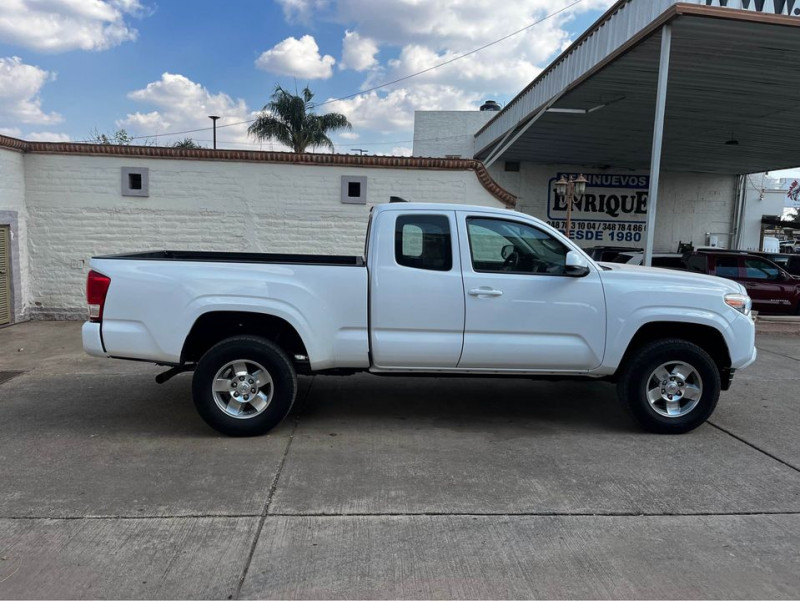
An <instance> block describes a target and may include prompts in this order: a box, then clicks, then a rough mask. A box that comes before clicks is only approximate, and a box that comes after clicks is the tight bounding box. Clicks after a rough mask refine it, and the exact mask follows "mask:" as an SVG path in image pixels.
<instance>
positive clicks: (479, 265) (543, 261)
mask: <svg viewBox="0 0 800 601" xmlns="http://www.w3.org/2000/svg"><path fill="white" fill-rule="evenodd" d="M458 215H459V228H460V230H459V232H460V236H461V239H462V240H463V241H464V243H462V245H461V262H462V265H463V273H464V290H465V299H466V319H465V328H464V350H463V352H462V355H461V360H460V362H459V364H458V366H459V367H464V368H473V369H478V368H493V369H518V370H543V371H565V370H569V371H582V370H588V369H592V368H594V367H597V366H598V365H600V363H601V362H602V360H603V353H604V351H605V336H606V304H605V296H604V294H603V285H602V283H601V281H600V276H599V274H598V273H597V271H596V270H595V269H594V268H592V269H591V271H590V273H589V275H587V276H585V277H581V278H578V277H569V276H567V275H564V271H565V269H564V268H565V257H566V253H567V251H568V248H567V247H566V246H565V245H564V244H563V243H561V242H560V241H559V240H557V239H556V238H554V237H553V236H552V235H550V234H549V233H548V232H546V231H545V230H542V229H539V228H537V227H535V226H533V225H531V224H529V223H525V222H522V221H517V220H514V219H505V218H495V217H491V218H490V217H485V216H480V215H470V214H469V213H461V212H459V214H458Z"/></svg>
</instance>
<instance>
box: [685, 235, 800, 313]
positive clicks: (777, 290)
mask: <svg viewBox="0 0 800 601" xmlns="http://www.w3.org/2000/svg"><path fill="white" fill-rule="evenodd" d="M683 260H684V262H685V263H686V267H687V269H688V270H689V271H694V272H697V273H706V274H710V275H716V276H718V277H722V278H727V279H729V280H733V281H735V282H739V283H740V284H742V285H743V286H744V287H745V288H746V289H747V294H748V295H749V296H750V298H751V299H752V301H753V308H754V309H755V310H757V311H760V312H762V313H779V314H787V313H788V314H798V313H799V312H800V278H797V277H795V276H793V275H791V274H790V273H789V272H787V271H785V270H784V269H783V268H781V267H780V266H778V265H776V264H775V263H773V262H772V261H770V260H769V259H766V258H764V257H763V256H759V255H757V254H755V253H749V252H747V253H744V252H732V251H724V250H716V251H711V250H700V251H694V252H690V253H687V254H686V255H684V258H683Z"/></svg>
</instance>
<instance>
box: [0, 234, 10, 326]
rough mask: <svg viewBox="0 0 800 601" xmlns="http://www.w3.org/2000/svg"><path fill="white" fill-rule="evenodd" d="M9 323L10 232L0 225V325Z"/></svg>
mask: <svg viewBox="0 0 800 601" xmlns="http://www.w3.org/2000/svg"><path fill="white" fill-rule="evenodd" d="M10 321H11V230H10V229H9V226H7V225H0V325H4V324H7V323H9V322H10Z"/></svg>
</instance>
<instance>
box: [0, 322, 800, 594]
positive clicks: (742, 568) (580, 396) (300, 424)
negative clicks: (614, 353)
mask: <svg viewBox="0 0 800 601" xmlns="http://www.w3.org/2000/svg"><path fill="white" fill-rule="evenodd" d="M79 328H80V324H76V323H27V324H21V325H17V326H12V327H10V328H5V329H2V330H0V382H2V383H0V474H1V475H0V597H2V598H16V597H40V598H41V597H51V598H53V597H56V598H61V597H63V598H74V597H123V598H130V597H134V598H135V597H178V598H181V597H217V598H237V597H267V598H269V597H272V598H301V597H317V598H319V597H324V598H338V597H350V598H354V597H361V598H363V597H413V598H420V597H425V598H430V597H457V598H477V597H482V598H485V597H507V598H512V597H584V598H586V597H643V598H675V597H678V598H684V597H726V598H742V597H759V598H769V597H784V598H788V597H798V596H800V552H798V548H800V436H798V434H800V411H798V406H797V402H798V399H797V395H798V390H797V388H798V386H797V382H798V377H797V373H798V367H800V363H798V362H800V337H793V336H779V335H764V336H760V337H759V340H758V346H759V348H760V357H759V360H758V362H757V363H756V365H755V366H753V367H751V368H750V369H748V370H746V371H743V372H740V373H739V374H737V378H736V382H735V383H734V386H733V389H732V390H731V391H729V392H728V393H724V394H723V397H722V399H721V401H720V405H719V408H718V409H717V412H716V413H715V415H714V416H713V419H712V421H711V423H709V424H706V425H704V426H702V427H701V428H699V429H698V430H697V431H695V432H693V433H691V434H688V435H684V436H676V437H669V436H656V435H650V434H645V433H643V432H640V431H639V430H638V429H637V428H636V427H635V426H634V424H633V423H632V422H631V420H630V419H629V418H628V417H627V416H625V415H624V414H623V413H622V412H621V411H620V410H619V409H618V407H617V404H616V400H615V395H614V389H613V387H612V386H611V385H609V384H591V383H574V382H567V383H542V382H530V381H524V380H501V379H481V380H478V379H473V380H469V379H463V380H461V379H412V378H409V379H397V378H378V377H373V376H366V375H364V376H352V377H335V378H334V377H316V378H310V377H309V378H302V380H301V387H300V397H299V402H298V403H297V405H296V408H295V411H294V413H293V415H292V416H291V418H290V419H287V420H286V421H285V422H284V423H283V424H282V425H281V426H280V427H278V428H277V429H276V430H275V431H274V432H273V433H271V434H270V435H268V436H265V437H260V438H251V439H231V438H224V437H221V436H219V435H217V434H216V433H215V432H213V431H211V430H210V429H209V428H208V427H206V426H205V424H204V423H203V422H202V421H201V420H200V418H199V417H198V416H197V415H196V414H195V411H194V408H193V406H192V403H191V400H190V377H191V376H190V375H181V376H178V377H176V378H175V379H173V380H171V381H169V382H168V383H166V384H164V385H158V384H156V383H155V382H154V381H153V376H154V375H155V374H156V373H158V372H159V371H160V369H159V368H156V367H154V366H150V365H147V364H143V363H135V362H125V361H113V360H100V359H93V358H90V357H88V356H84V355H83V354H82V353H81V350H80V336H79ZM18 372H19V373H18Z"/></svg>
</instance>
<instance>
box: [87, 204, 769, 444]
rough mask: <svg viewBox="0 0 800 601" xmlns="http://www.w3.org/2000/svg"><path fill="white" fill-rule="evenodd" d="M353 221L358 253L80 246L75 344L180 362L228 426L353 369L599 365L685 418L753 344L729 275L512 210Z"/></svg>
mask: <svg viewBox="0 0 800 601" xmlns="http://www.w3.org/2000/svg"><path fill="white" fill-rule="evenodd" d="M367 232H368V233H367V240H366V246H365V249H366V252H365V256H363V257H360V256H321V255H289V254H286V255H278V254H251V253H221V252H190V251H158V252H144V253H134V254H124V255H116V256H106V257H95V258H93V259H92V260H91V271H90V272H89V276H88V282H87V298H88V303H89V316H90V319H89V321H88V322H87V323H86V324H84V326H83V345H84V349H85V350H86V351H87V352H88V353H89V354H90V355H95V356H100V357H114V358H121V359H134V360H143V361H150V362H154V363H158V364H161V365H166V366H170V367H171V369H170V370H169V371H167V372H165V373H163V374H161V375H160V376H159V377H158V381H164V380H166V379H168V378H169V377H171V376H173V375H175V374H176V373H179V372H181V371H189V370H194V376H193V380H192V395H193V398H194V402H195V406H196V407H197V410H198V411H199V413H200V415H201V416H202V417H203V418H204V419H205V420H206V422H208V423H209V424H210V425H211V426H212V427H214V428H216V429H217V430H219V431H220V432H224V433H226V434H230V435H238V436H242V435H253V434H261V433H264V432H266V431H268V430H269V429H270V428H272V427H273V426H275V425H276V424H277V423H278V422H280V420H281V419H283V417H284V416H285V415H286V414H287V413H288V412H289V410H290V408H291V406H292V403H293V401H294V398H295V393H296V390H297V376H296V374H297V373H314V374H342V373H353V372H356V371H369V372H372V373H374V374H384V375H398V374H406V375H414V376H423V375H427V376H442V375H457V376H458V375H460V376H466V375H472V376H476V375H482V376H490V377H498V376H515V377H519V376H525V377H545V378H553V377H558V378H562V379H563V378H587V377H588V378H595V379H597V378H600V379H607V380H611V381H614V382H616V383H617V391H618V394H619V397H620V400H621V401H622V402H623V404H624V405H625V406H626V407H627V408H628V409H629V410H630V411H631V413H632V414H633V415H634V416H635V417H636V419H637V420H638V421H639V422H640V423H641V424H642V426H643V427H645V428H647V429H649V430H651V431H654V432H663V433H679V432H686V431H688V430H691V429H693V428H695V427H697V426H698V425H700V424H701V423H703V422H704V421H705V420H706V419H707V418H708V417H709V415H711V413H712V411H713V410H714V407H715V406H716V403H717V399H718V397H719V393H720V390H727V388H728V387H729V386H730V383H731V379H732V375H733V372H734V371H735V370H736V369H739V368H743V367H746V366H748V365H750V364H751V363H752V362H753V361H754V360H755V358H756V349H755V345H754V342H755V328H754V325H753V321H752V318H751V316H750V299H749V298H748V297H747V295H746V294H745V290H744V288H743V287H742V286H740V285H738V284H736V283H734V282H730V281H728V280H724V279H721V278H712V277H708V276H704V275H698V274H691V273H688V272H677V271H667V270H663V269H653V268H645V267H635V266H629V265H616V264H615V265H612V266H608V265H609V264H604V265H603V266H600V265H598V264H597V263H595V262H594V261H593V260H592V259H590V258H589V257H588V256H587V255H586V254H585V253H583V252H582V251H581V250H580V248H579V247H578V246H576V245H575V244H574V243H573V242H572V241H570V240H569V239H567V238H566V237H565V236H563V235H562V234H560V233H559V232H558V231H556V230H555V229H553V228H551V227H549V226H548V225H546V224H545V223H543V222H542V221H540V220H538V219H535V218H533V217H530V216H528V215H524V214H522V213H518V212H514V211H506V210H500V209H490V208H484V207H474V206H467V205H463V206H461V205H441V204H414V203H396V204H386V205H380V206H378V207H376V208H375V209H374V210H373V211H372V213H371V217H370V223H369V225H368V227H367ZM486 402H487V403H488V404H489V405H490V404H491V399H486Z"/></svg>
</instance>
